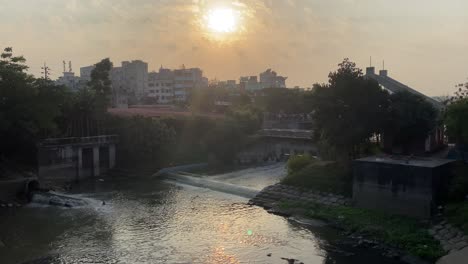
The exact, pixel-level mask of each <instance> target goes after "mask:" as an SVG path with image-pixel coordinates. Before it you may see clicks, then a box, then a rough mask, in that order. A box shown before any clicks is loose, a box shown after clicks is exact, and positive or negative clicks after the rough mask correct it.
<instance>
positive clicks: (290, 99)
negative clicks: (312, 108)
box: [256, 88, 309, 114]
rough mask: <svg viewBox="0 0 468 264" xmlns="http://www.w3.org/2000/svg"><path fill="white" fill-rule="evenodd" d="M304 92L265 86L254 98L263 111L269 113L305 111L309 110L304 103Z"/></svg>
mask: <svg viewBox="0 0 468 264" xmlns="http://www.w3.org/2000/svg"><path fill="white" fill-rule="evenodd" d="M306 93H307V92H304V91H301V90H299V89H285V88H265V89H263V90H262V91H261V93H260V96H257V98H256V100H258V103H259V104H260V105H261V106H262V108H263V109H265V111H267V112H270V113H279V112H283V113H287V114H297V113H305V112H309V111H308V109H307V107H306V105H305V104H304V95H305V94H306Z"/></svg>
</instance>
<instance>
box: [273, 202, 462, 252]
mask: <svg viewBox="0 0 468 264" xmlns="http://www.w3.org/2000/svg"><path fill="white" fill-rule="evenodd" d="M281 207H283V208H290V207H301V208H306V209H307V213H306V216H308V217H311V218H318V219H322V220H325V221H328V222H332V223H335V224H337V225H339V226H340V227H342V228H344V229H345V230H346V231H348V232H353V233H354V232H357V233H358V234H360V235H364V236H366V237H367V238H370V239H374V240H377V241H380V242H382V243H385V244H387V245H392V246H394V247H397V248H400V249H402V250H405V251H407V252H409V253H411V254H413V255H415V256H419V257H421V258H424V259H426V260H429V261H435V260H436V259H438V258H439V257H441V256H443V255H444V251H443V249H442V248H441V246H440V244H439V242H438V241H436V240H435V239H434V238H432V237H431V236H430V235H429V234H428V232H427V229H426V226H424V225H422V224H421V223H420V222H419V221H418V220H416V219H412V218H407V217H403V216H396V215H388V214H385V213H383V212H378V211H371V210H366V209H359V208H351V207H344V206H333V207H327V206H321V205H319V204H300V203H283V204H282V205H281ZM467 219H468V218H467Z"/></svg>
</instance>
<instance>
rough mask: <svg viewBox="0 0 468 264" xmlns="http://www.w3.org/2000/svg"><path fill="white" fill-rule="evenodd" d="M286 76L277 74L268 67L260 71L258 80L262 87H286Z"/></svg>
mask: <svg viewBox="0 0 468 264" xmlns="http://www.w3.org/2000/svg"><path fill="white" fill-rule="evenodd" d="M287 78H288V77H283V76H279V75H278V74H277V73H276V72H275V71H272V70H271V69H268V70H266V71H264V72H262V73H260V82H261V83H262V86H263V88H286V79H287Z"/></svg>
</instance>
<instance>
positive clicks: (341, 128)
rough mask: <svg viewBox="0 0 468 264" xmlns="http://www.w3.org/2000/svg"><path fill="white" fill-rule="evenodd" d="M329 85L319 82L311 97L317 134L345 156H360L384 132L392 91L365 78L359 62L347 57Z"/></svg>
mask: <svg viewBox="0 0 468 264" xmlns="http://www.w3.org/2000/svg"><path fill="white" fill-rule="evenodd" d="M338 66H339V68H338V70H337V71H335V72H331V73H330V74H329V76H328V77H329V80H328V84H316V85H314V88H313V90H312V94H311V96H310V98H309V100H310V103H311V104H312V105H313V109H314V111H313V118H314V123H315V136H316V137H317V139H318V140H321V141H323V142H327V143H328V144H330V145H331V146H332V147H333V148H336V149H337V153H339V154H342V156H343V157H344V158H345V159H348V158H355V157H356V156H358V155H359V152H360V146H361V145H362V144H363V143H366V142H368V141H369V139H370V138H371V136H373V135H374V134H377V133H381V132H382V130H383V124H384V120H385V116H386V109H387V106H388V93H387V92H385V91H383V90H382V89H381V88H380V87H379V85H378V83H377V82H375V81H373V80H369V79H366V78H364V76H363V74H362V70H361V69H358V68H356V64H355V63H353V62H351V61H349V60H348V59H344V60H343V62H341V63H340V64H339V65H338Z"/></svg>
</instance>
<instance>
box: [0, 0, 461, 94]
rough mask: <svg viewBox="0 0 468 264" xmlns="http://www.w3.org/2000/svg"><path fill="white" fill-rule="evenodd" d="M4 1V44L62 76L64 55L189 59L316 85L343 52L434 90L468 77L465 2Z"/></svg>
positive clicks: (207, 69) (236, 72)
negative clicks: (223, 18) (221, 18)
mask: <svg viewBox="0 0 468 264" xmlns="http://www.w3.org/2000/svg"><path fill="white" fill-rule="evenodd" d="M1 2H2V8H1V9H0V22H1V23H2V25H4V27H2V28H1V29H0V34H2V36H6V38H4V40H3V41H1V42H0V44H2V46H3V47H7V46H12V47H13V48H14V51H15V53H16V54H18V55H20V54H21V55H24V56H25V57H26V59H27V61H28V62H27V63H28V65H29V66H30V73H32V74H35V75H38V74H39V73H40V71H41V70H40V67H41V66H43V63H44V62H47V64H48V66H49V67H50V68H51V69H52V74H53V75H52V78H54V79H56V78H57V77H59V76H60V75H61V71H62V66H61V64H62V61H63V60H66V61H70V60H71V61H72V62H73V65H74V70H75V72H77V69H78V68H79V67H82V66H86V65H90V64H94V63H97V62H98V61H100V60H101V59H102V58H105V57H109V58H110V59H111V60H112V61H113V62H114V63H116V64H118V63H120V62H121V61H125V60H136V59H140V60H144V61H147V62H148V64H149V70H150V71H151V70H157V69H158V68H159V67H160V65H161V64H162V65H163V66H164V67H167V68H178V67H179V66H180V65H182V64H185V65H186V66H187V67H199V68H201V69H203V71H204V73H205V75H206V76H208V77H209V78H210V79H214V78H217V79H220V80H228V79H236V80H237V79H238V78H239V77H240V76H248V75H252V74H256V73H259V72H262V71H264V70H265V69H268V68H272V69H275V70H276V71H277V72H279V73H281V74H282V75H284V76H288V87H294V86H296V85H297V86H301V87H310V86H311V85H312V84H313V83H316V82H319V83H322V82H326V81H327V76H328V73H329V72H330V71H333V70H335V69H336V67H337V64H338V63H339V62H340V61H341V60H342V59H343V58H345V57H349V58H350V59H351V60H352V61H355V62H356V63H357V65H358V66H359V67H360V68H362V69H364V68H365V67H367V66H369V57H370V56H372V60H373V66H375V67H376V68H377V69H380V68H382V66H381V65H382V61H383V60H385V65H386V69H388V70H389V74H390V75H392V76H395V78H397V79H399V80H401V81H404V82H405V83H407V84H408V85H410V86H411V87H414V88H415V89H417V90H419V91H420V92H422V93H424V94H427V95H431V96H434V95H446V94H452V92H453V91H454V90H455V89H454V87H453V86H454V85H455V84H456V83H460V82H463V81H465V80H466V78H467V77H468V69H467V67H466V66H465V63H464V62H465V61H466V60H467V59H468V55H465V54H466V52H464V51H465V50H464V49H465V48H466V44H465V43H466V37H465V36H467V35H468V34H467V33H468V23H467V22H468V18H467V16H465V15H464V12H463V10H467V8H468V3H466V2H464V1H461V0H451V1H445V2H444V3H442V2H440V1H413V2H410V3H408V2H406V1H392V2H391V3H390V2H388V1H367V0H365V1H353V0H336V1H286V0H285V1H268V0H264V1H240V0H239V1H214V0H213V1H202V0H199V1H198V0H197V1H170V2H167V1H159V2H155V1H147V0H140V1H124V0H122V1H112V2H110V1H98V0H93V1H92V0H89V1H66V2H65V1H55V0H39V1H34V2H31V1H24V0H19V1H14V2H13V1H1ZM135 3H136V4H135ZM226 8H227V9H226ZM19 10H21V12H19ZM213 10H214V11H213ZM216 10H218V12H217V11H216ZM219 10H221V11H219ZM227 10H231V11H227ZM226 14H227V15H228V16H231V15H232V18H230V19H229V20H228V21H227V22H226V24H224V25H223V24H222V25H219V23H217V20H216V19H219V18H218V17H219V16H220V15H226ZM31 39H34V40H35V41H31ZM428 76H434V77H433V78H427V77H428Z"/></svg>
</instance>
